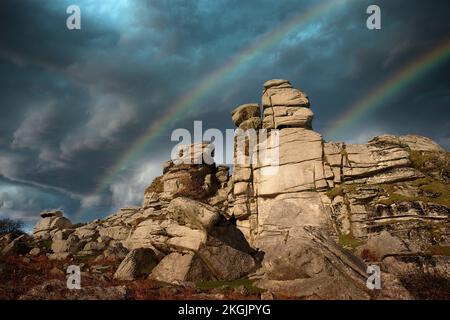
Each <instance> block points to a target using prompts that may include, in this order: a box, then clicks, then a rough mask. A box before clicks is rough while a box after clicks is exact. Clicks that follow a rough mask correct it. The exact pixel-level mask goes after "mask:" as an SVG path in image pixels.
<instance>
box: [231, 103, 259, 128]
mask: <svg viewBox="0 0 450 320" xmlns="http://www.w3.org/2000/svg"><path fill="white" fill-rule="evenodd" d="M231 117H232V119H233V122H234V124H235V125H236V126H238V127H239V126H240V124H241V123H243V122H244V121H246V120H249V119H250V118H259V117H260V111H259V105H258V104H257V103H247V104H243V105H241V106H239V107H237V108H236V109H234V110H233V111H232V112H231Z"/></svg>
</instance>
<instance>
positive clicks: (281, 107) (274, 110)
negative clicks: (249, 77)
mask: <svg viewBox="0 0 450 320" xmlns="http://www.w3.org/2000/svg"><path fill="white" fill-rule="evenodd" d="M262 107H263V112H264V119H263V128H266V129H279V128H289V127H290V128H306V129H311V128H312V119H313V116H314V114H313V112H312V111H311V109H310V108H309V99H308V97H307V96H306V94H305V93H304V92H302V91H300V90H298V89H295V88H293V87H292V85H291V83H290V82H289V81H287V80H281V79H276V80H269V81H267V82H266V83H264V90H263V96H262Z"/></svg>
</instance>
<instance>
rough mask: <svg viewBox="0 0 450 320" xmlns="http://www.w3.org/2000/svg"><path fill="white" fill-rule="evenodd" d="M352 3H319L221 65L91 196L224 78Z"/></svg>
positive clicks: (174, 106) (145, 135)
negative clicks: (306, 26) (330, 13)
mask: <svg viewBox="0 0 450 320" xmlns="http://www.w3.org/2000/svg"><path fill="white" fill-rule="evenodd" d="M349 1H352V0H331V1H326V2H321V3H320V4H319V5H316V6H314V7H313V8H311V9H310V10H308V11H307V12H305V13H300V14H298V15H296V16H294V17H293V18H291V19H289V20H288V21H287V22H285V23H283V24H281V25H280V26H279V27H277V28H276V29H274V30H273V31H271V32H269V33H267V34H266V35H264V36H263V37H262V38H261V39H259V41H257V42H255V43H253V44H252V45H250V46H249V47H247V48H246V49H245V50H243V51H241V52H240V53H238V54H237V55H235V56H234V57H233V58H232V59H231V60H230V61H229V62H228V63H226V64H224V65H222V66H221V67H220V68H219V69H217V70H215V71H214V72H212V73H211V74H209V75H208V76H207V77H205V78H204V79H203V80H202V81H201V82H200V83H199V84H198V85H197V86H195V88H194V89H191V90H189V93H188V94H186V95H184V96H182V97H181V98H180V99H179V100H177V101H176V102H175V103H174V104H172V105H171V106H170V107H169V108H168V110H167V112H166V113H165V114H164V115H163V116H162V117H161V118H160V119H158V121H156V122H154V123H152V125H151V126H150V127H148V128H147V129H146V131H145V132H144V133H143V134H142V135H141V136H140V137H139V138H138V139H137V140H136V141H134V142H133V143H132V145H131V146H130V148H128V150H127V151H126V152H125V153H124V155H123V156H122V157H121V158H120V159H119V160H118V161H117V162H116V163H115V164H114V165H113V166H112V167H111V168H110V169H109V170H108V171H107V173H106V175H105V176H104V177H103V178H102V179H100V183H99V185H98V187H97V189H96V190H95V191H94V194H97V193H99V192H100V191H102V190H104V188H105V187H107V186H108V185H109V184H110V182H111V181H112V179H113V178H114V177H115V176H116V175H117V174H118V173H119V172H120V171H121V170H122V169H123V168H124V167H125V166H126V164H127V163H128V162H129V161H130V160H132V159H133V158H134V157H135V156H136V155H137V154H138V153H139V152H140V151H141V150H142V149H143V148H144V147H145V146H146V145H148V144H149V143H150V142H151V141H152V140H154V139H155V138H156V137H158V136H159V135H160V134H161V133H162V132H164V130H165V129H166V128H167V127H168V126H169V125H170V124H171V123H174V122H175V121H176V120H177V119H178V117H179V116H180V115H181V114H182V112H183V111H185V110H188V109H189V108H191V107H193V106H195V104H196V103H198V102H199V101H200V100H201V99H202V98H203V97H204V96H205V95H206V94H207V93H208V92H210V91H211V90H212V89H213V88H215V87H217V86H218V85H219V84H220V82H221V81H223V80H224V79H226V78H227V76H229V75H230V74H232V73H233V72H234V71H236V70H237V69H238V68H239V67H241V66H243V65H245V63H248V62H249V61H250V60H252V59H253V58H254V57H256V56H257V55H258V54H259V53H261V52H263V51H264V50H266V49H268V48H270V47H272V46H274V45H275V44H277V42H278V41H280V40H281V39H282V38H283V37H284V36H286V35H287V34H288V33H290V32H292V31H294V30H295V29H297V28H299V27H301V26H304V25H305V24H307V23H310V22H312V21H314V20H315V19H317V18H320V17H321V16H322V15H324V14H326V13H328V12H330V11H331V10H332V9H334V8H336V7H338V6H339V5H342V4H346V3H348V2H349Z"/></svg>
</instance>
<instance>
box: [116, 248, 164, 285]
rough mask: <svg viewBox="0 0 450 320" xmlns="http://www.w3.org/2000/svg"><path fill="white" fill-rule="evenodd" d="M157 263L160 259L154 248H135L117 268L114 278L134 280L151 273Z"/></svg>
mask: <svg viewBox="0 0 450 320" xmlns="http://www.w3.org/2000/svg"><path fill="white" fill-rule="evenodd" d="M157 263H158V259H157V257H156V254H155V253H154V252H153V250H152V249H149V248H139V249H133V250H131V251H130V252H129V253H128V255H127V256H126V257H125V259H123V261H122V262H121V264H120V265H119V267H118V268H117V270H116V272H115V274H114V279H118V280H134V279H136V278H139V277H142V276H146V275H149V274H150V273H151V271H152V270H153V268H154V267H155V266H156V265H157Z"/></svg>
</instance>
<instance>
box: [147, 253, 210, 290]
mask: <svg viewBox="0 0 450 320" xmlns="http://www.w3.org/2000/svg"><path fill="white" fill-rule="evenodd" d="M212 278H213V277H212V275H211V273H210V272H209V270H208V269H207V267H206V265H205V264H204V263H203V261H202V259H200V258H199V256H198V255H197V254H195V253H193V252H185V253H179V252H173V253H171V254H169V255H167V256H165V257H164V258H163V259H162V260H161V261H160V262H159V264H158V265H157V266H156V267H155V268H154V269H153V271H152V273H151V274H150V277H149V279H152V280H156V281H161V282H165V283H171V284H180V283H183V282H186V281H204V280H210V279H212Z"/></svg>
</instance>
